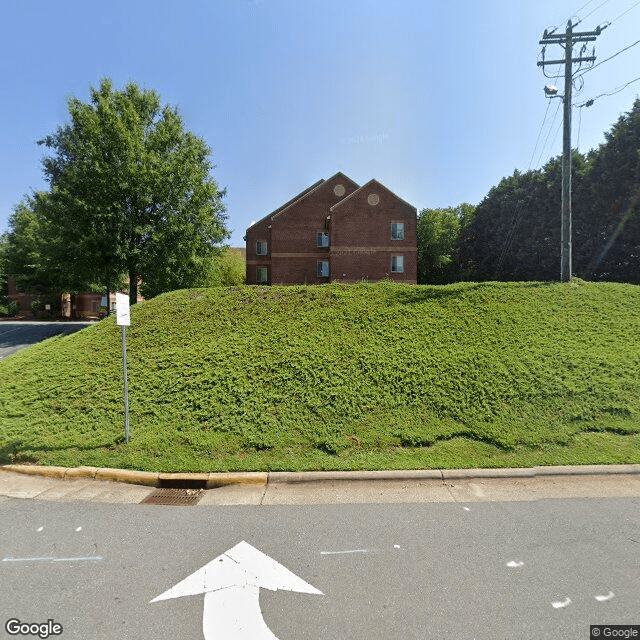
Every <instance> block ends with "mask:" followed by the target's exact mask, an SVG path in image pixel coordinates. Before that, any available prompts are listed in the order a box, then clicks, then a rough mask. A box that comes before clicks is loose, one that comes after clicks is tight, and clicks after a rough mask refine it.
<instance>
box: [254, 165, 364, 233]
mask: <svg viewBox="0 0 640 640" xmlns="http://www.w3.org/2000/svg"><path fill="white" fill-rule="evenodd" d="M334 178H344V179H345V180H348V181H349V182H351V183H352V184H355V185H356V187H358V183H357V182H355V181H354V180H352V179H351V178H350V177H349V176H347V175H345V174H344V173H342V171H338V173H336V174H334V175H332V176H331V177H330V178H328V179H327V180H325V179H324V178H321V179H320V180H318V182H314V183H313V184H312V185H311V186H310V187H307V188H306V189H305V190H304V191H301V192H300V193H299V194H298V195H297V196H294V197H293V198H291V200H288V201H287V202H285V203H284V204H283V205H282V206H280V207H278V208H277V209H275V210H274V211H272V212H271V213H269V214H267V215H266V216H264V217H263V218H260V220H258V221H257V222H254V223H253V224H252V225H251V226H250V227H248V228H247V231H248V230H249V229H251V228H252V227H254V226H255V225H257V224H260V223H261V222H265V221H266V220H267V219H269V218H270V219H271V220H273V219H274V218H276V217H277V216H279V215H280V214H281V213H284V212H285V211H286V210H287V209H288V208H289V207H291V206H292V205H294V204H297V203H298V202H300V201H301V200H303V199H304V198H306V197H307V196H308V195H310V194H311V193H312V192H314V191H316V190H317V189H319V188H320V187H321V186H322V185H324V183H325V182H329V181H331V180H333V179H334Z"/></svg>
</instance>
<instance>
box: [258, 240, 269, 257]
mask: <svg viewBox="0 0 640 640" xmlns="http://www.w3.org/2000/svg"><path fill="white" fill-rule="evenodd" d="M256 255H258V256H266V255H267V243H266V242H261V241H260V240H258V242H256Z"/></svg>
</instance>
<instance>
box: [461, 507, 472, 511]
mask: <svg viewBox="0 0 640 640" xmlns="http://www.w3.org/2000/svg"><path fill="white" fill-rule="evenodd" d="M462 508H463V509H464V510H465V511H471V509H469V507H462Z"/></svg>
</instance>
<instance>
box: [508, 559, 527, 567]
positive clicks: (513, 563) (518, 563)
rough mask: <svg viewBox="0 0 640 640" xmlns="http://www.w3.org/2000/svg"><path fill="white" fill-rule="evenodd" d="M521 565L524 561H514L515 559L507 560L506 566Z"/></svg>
mask: <svg viewBox="0 0 640 640" xmlns="http://www.w3.org/2000/svg"><path fill="white" fill-rule="evenodd" d="M522 566H524V562H522V561H520V562H516V561H515V560H512V561H511V562H507V567H511V568H515V567H522Z"/></svg>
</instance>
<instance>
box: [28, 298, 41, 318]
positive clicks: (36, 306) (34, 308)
mask: <svg viewBox="0 0 640 640" xmlns="http://www.w3.org/2000/svg"><path fill="white" fill-rule="evenodd" d="M42 309H44V302H42V300H34V301H33V302H32V303H31V313H33V315H34V316H37V315H38V312H39V311H42Z"/></svg>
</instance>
